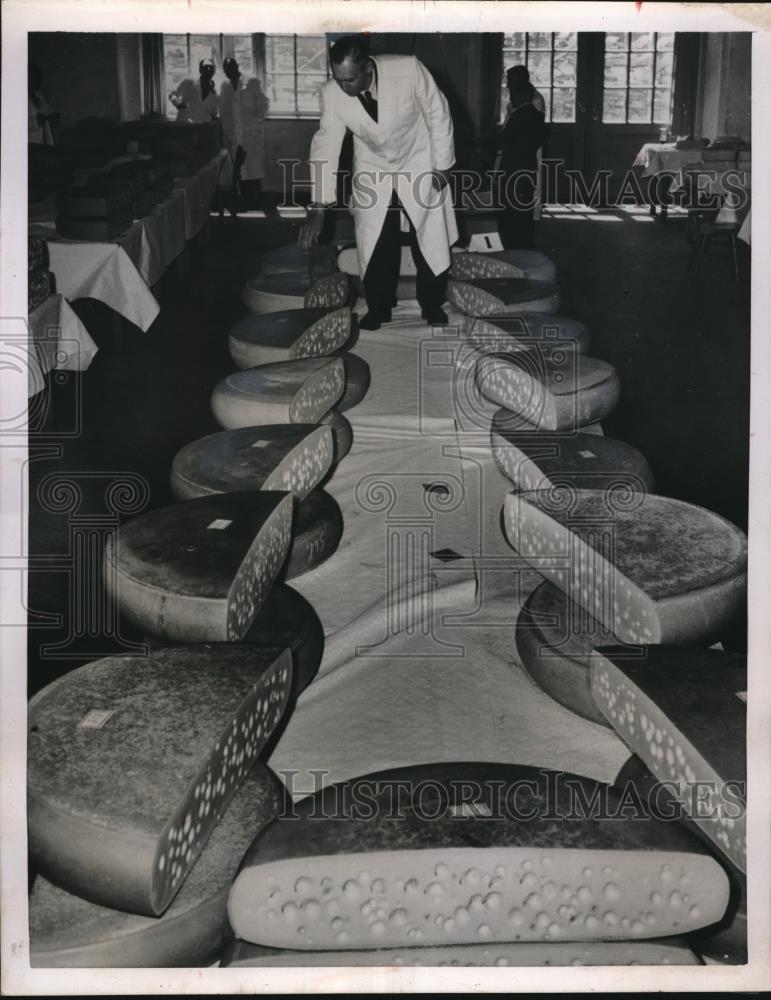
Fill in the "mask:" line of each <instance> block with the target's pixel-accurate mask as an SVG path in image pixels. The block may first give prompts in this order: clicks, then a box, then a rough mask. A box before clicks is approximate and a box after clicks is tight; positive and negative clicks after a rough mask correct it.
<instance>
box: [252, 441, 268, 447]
mask: <svg viewBox="0 0 771 1000" xmlns="http://www.w3.org/2000/svg"><path fill="white" fill-rule="evenodd" d="M269 444H270V441H255V442H253V443H252V444H251V445H250V447H251V448H267V447H268V445H269Z"/></svg>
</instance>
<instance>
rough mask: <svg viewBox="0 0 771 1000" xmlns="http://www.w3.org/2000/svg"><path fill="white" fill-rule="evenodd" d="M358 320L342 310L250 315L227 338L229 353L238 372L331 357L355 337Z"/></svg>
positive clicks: (297, 310) (308, 310) (290, 310)
mask: <svg viewBox="0 0 771 1000" xmlns="http://www.w3.org/2000/svg"><path fill="white" fill-rule="evenodd" d="M357 324H358V318H357V317H356V316H355V314H354V313H352V312H351V310H350V309H349V308H348V307H347V306H344V307H342V308H341V309H331V310H330V309H288V310H287V311H286V312H275V313H268V314H266V315H264V316H255V315H253V314H252V313H247V314H246V316H244V317H243V318H242V319H240V320H239V321H238V322H237V323H236V324H235V325H234V326H233V327H231V330H230V334H229V336H228V350H229V351H230V356H231V358H232V359H233V361H234V362H235V363H236V364H237V365H238V367H239V368H254V367H255V365H267V364H271V363H272V362H275V361H295V360H296V359H298V358H316V357H323V356H325V355H327V354H332V353H334V352H335V351H338V350H340V349H341V348H343V347H345V346H346V344H347V343H348V342H349V341H350V340H351V338H352V336H353V335H354V334H355V333H356V330H357Z"/></svg>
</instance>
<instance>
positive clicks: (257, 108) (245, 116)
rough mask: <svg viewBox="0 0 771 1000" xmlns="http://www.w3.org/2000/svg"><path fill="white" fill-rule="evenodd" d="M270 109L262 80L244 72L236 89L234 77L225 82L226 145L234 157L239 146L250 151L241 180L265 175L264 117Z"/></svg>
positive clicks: (222, 109) (222, 118)
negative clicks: (261, 84) (231, 80)
mask: <svg viewBox="0 0 771 1000" xmlns="http://www.w3.org/2000/svg"><path fill="white" fill-rule="evenodd" d="M267 111H268V98H267V97H266V96H265V92H264V91H263V89H262V87H261V86H260V82H259V80H256V79H253V78H252V79H250V78H248V77H245V76H243V75H242V76H240V77H239V80H238V86H237V87H236V88H234V87H233V84H232V83H231V82H230V80H225V82H224V83H223V84H222V85H221V87H220V121H221V122H222V138H223V142H224V143H225V148H226V149H227V150H228V152H229V153H230V155H231V156H232V158H233V159H234V160H235V158H236V148H237V147H238V146H242V147H243V149H244V152H245V153H246V160H245V161H244V164H243V166H242V167H241V180H244V181H251V180H258V179H259V178H261V177H264V176H265V134H264V131H263V120H264V118H265V115H266V114H267Z"/></svg>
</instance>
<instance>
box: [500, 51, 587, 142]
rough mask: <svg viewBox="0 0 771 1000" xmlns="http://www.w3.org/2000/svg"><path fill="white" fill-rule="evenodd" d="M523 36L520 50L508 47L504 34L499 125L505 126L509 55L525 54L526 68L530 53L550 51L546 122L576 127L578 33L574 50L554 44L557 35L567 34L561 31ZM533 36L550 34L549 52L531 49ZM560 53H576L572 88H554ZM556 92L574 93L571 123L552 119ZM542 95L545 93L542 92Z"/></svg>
mask: <svg viewBox="0 0 771 1000" xmlns="http://www.w3.org/2000/svg"><path fill="white" fill-rule="evenodd" d="M569 33H570V32H568V34H569ZM522 34H523V35H524V36H525V38H524V42H525V47H524V49H518V48H514V47H513V46H507V45H506V33H504V35H503V44H502V46H501V58H502V64H503V71H502V73H501V77H502V80H503V82H502V83H501V90H500V101H501V109H500V114H499V116H498V124H499V125H500V124H503V119H504V111H505V107H506V99H507V98H506V83H505V77H506V62H507V53H513V52H522V53H523V54H524V58H525V66H527V65H528V55H529V54H530V52H546V51H548V52H549V55H550V60H549V80H550V83H549V86H548V88H546V89H547V90H548V95H547V94H544V97H545V98H546V99H547V115H546V121H547V122H548V123H549V124H550V125H557V126H559V125H575V124H576V122H577V119H578V115H577V111H578V33H577V32H576V33H575V34H576V45H575V48H573V49H557V47H556V45H555V44H554V36H555V35H561V34H565V32H561V31H549V32H540V31H539V32H532V31H523V32H522ZM532 34H539V35H540V34H548V35H549V36H550V40H549V49H548V50H547V49H531V48H530V45H529V36H530V35H532ZM558 51H559V52H572V53H574V55H575V57H576V67H575V71H576V80H575V82H574V83H573V85H572V87H562V86H560V87H555V86H554V57H555V54H556V53H557V52H558ZM528 68H529V67H528ZM531 83H532V81H531ZM533 86H536V85H535V84H533ZM538 89H539V88H538V87H537V86H536V90H538ZM555 90H572V91H573V117H572V118H571V119H570V120H569V121H554V119H553V118H552V113H553V111H554V91H555ZM541 93H543V91H541Z"/></svg>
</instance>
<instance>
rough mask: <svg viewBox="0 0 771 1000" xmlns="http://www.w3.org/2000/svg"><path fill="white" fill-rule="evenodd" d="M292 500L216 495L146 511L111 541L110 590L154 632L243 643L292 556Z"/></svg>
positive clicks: (137, 620)
mask: <svg viewBox="0 0 771 1000" xmlns="http://www.w3.org/2000/svg"><path fill="white" fill-rule="evenodd" d="M293 502H294V498H293V497H292V495H291V494H290V493H280V492H276V491H271V492H268V491H262V492H244V493H218V494H214V495H212V496H207V497H199V498H198V499H196V500H187V501H185V502H184V503H179V504H174V505H173V506H170V507H162V508H160V509H158V510H153V511H149V512H148V513H146V514H141V515H140V516H139V517H135V518H134V519H133V520H131V521H128V522H127V523H126V524H124V525H122V526H121V527H120V528H119V529H118V534H117V539H116V541H115V543H114V545H113V544H110V542H111V540H110V539H108V543H107V546H106V549H105V566H104V568H105V583H106V586H107V590H108V593H110V594H113V595H114V596H115V598H116V599H117V601H118V603H119V606H120V609H121V611H122V612H123V614H125V616H126V618H127V619H128V620H129V621H131V622H133V623H134V624H135V625H136V626H137V627H138V628H140V629H142V630H144V631H147V632H149V633H150V634H151V635H157V636H159V637H160V638H162V639H172V640H178V641H180V642H212V641H217V640H228V641H230V642H233V641H238V640H239V639H241V638H243V636H244V635H245V634H246V632H247V630H248V629H249V627H250V625H251V624H252V620H253V619H254V616H255V615H256V614H257V612H258V611H259V609H260V607H261V605H262V603H263V601H264V600H265V598H266V597H267V595H268V593H269V591H270V588H271V586H272V585H273V582H274V580H275V579H276V577H277V576H278V573H279V571H280V570H281V567H282V566H283V564H284V561H285V559H286V555H287V552H288V551H289V545H290V542H291V531H292V515H293Z"/></svg>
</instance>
